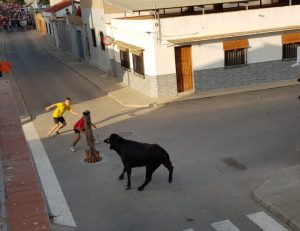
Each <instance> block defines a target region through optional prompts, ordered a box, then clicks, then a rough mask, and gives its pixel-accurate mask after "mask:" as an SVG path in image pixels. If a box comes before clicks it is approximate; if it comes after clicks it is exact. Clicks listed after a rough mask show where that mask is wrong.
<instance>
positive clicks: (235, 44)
mask: <svg viewBox="0 0 300 231" xmlns="http://www.w3.org/2000/svg"><path fill="white" fill-rule="evenodd" d="M248 47H249V42H248V39H239V40H230V41H224V42H223V49H224V51H231V50H238V49H245V48H248Z"/></svg>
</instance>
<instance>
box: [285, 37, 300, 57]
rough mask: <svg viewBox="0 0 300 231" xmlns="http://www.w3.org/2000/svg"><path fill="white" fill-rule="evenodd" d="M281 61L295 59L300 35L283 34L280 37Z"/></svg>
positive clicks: (299, 43)
mask: <svg viewBox="0 0 300 231" xmlns="http://www.w3.org/2000/svg"><path fill="white" fill-rule="evenodd" d="M281 41H282V59H294V58H296V57H297V47H298V46H299V45H300V33H284V34H282V35H281Z"/></svg>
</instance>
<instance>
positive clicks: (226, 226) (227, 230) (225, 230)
mask: <svg viewBox="0 0 300 231" xmlns="http://www.w3.org/2000/svg"><path fill="white" fill-rule="evenodd" d="M211 226H212V227H213V228H214V229H215V230H217V231H240V230H239V229H238V228H237V227H236V226H235V225H234V224H232V223H231V221H230V220H224V221H219V222H215V223H212V224H211Z"/></svg>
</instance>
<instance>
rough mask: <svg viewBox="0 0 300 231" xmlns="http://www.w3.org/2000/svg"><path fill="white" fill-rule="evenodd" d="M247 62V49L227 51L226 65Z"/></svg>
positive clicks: (237, 64)
mask: <svg viewBox="0 0 300 231" xmlns="http://www.w3.org/2000/svg"><path fill="white" fill-rule="evenodd" d="M246 63H247V49H237V50H228V51H225V67H232V66H239V65H244V64H246Z"/></svg>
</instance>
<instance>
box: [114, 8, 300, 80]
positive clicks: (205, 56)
mask: <svg viewBox="0 0 300 231" xmlns="http://www.w3.org/2000/svg"><path fill="white" fill-rule="evenodd" d="M299 12H300V6H299V5H296V6H286V7H274V8H266V9H256V10H248V11H246V10H245V11H237V12H227V13H217V14H207V15H192V16H183V17H172V18H162V19H160V28H161V31H160V33H158V32H159V31H158V27H155V25H154V24H155V20H151V19H149V20H132V19H131V20H125V19H113V20H112V21H111V28H112V36H113V37H114V39H115V40H121V41H123V42H127V43H130V44H133V45H136V46H140V47H142V48H144V49H145V52H144V60H145V73H146V74H147V75H150V76H151V75H166V74H172V73H175V72H176V69H175V57H174V46H170V44H169V43H168V41H167V40H170V39H180V38H190V37H193V36H195V37H199V36H206V35H218V34H226V33H233V32H242V31H251V30H259V29H268V28H276V27H287V26H294V25H299V22H300V14H299ZM275 15H276V17H275ZM174 25H176V26H174ZM159 34H160V35H161V42H159V41H157V40H156V36H157V35H159ZM248 40H249V45H250V47H249V49H248V63H258V62H265V61H273V60H281V58H282V54H281V52H282V44H281V36H280V34H279V33H278V34H275V35H274V34H273V35H272V34H264V35H256V36H251V37H249V38H248ZM118 55H119V54H116V58H117V59H119V57H118ZM192 63H193V68H194V69H197V70H203V69H212V68H219V67H224V51H223V43H222V41H220V40H219V41H213V42H209V41H207V42H202V43H199V44H196V43H195V44H193V46H192Z"/></svg>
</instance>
